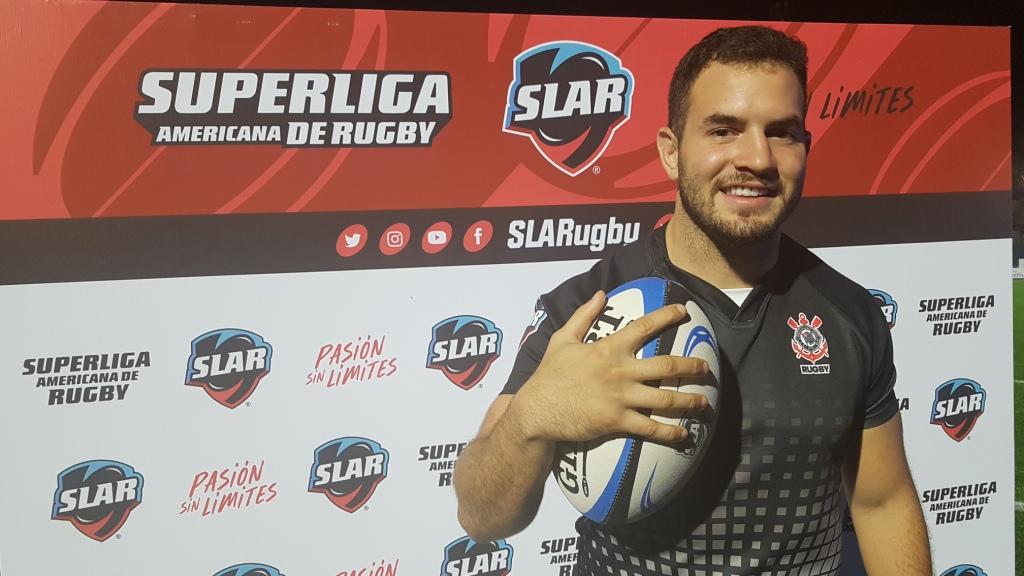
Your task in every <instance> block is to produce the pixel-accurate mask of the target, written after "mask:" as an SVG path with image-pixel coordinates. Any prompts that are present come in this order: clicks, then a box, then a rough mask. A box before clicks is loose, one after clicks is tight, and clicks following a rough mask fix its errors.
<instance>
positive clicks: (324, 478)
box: [309, 436, 388, 512]
mask: <svg viewBox="0 0 1024 576" xmlns="http://www.w3.org/2000/svg"><path fill="white" fill-rule="evenodd" d="M387 477H388V451H387V450H385V449H384V447H382V446H381V445H380V443H378V442H377V441H375V440H370V439H369V438H360V437H357V436H353V437H347V438H338V439H336V440H331V441H330V442H327V443H325V444H323V445H322V446H320V447H319V448H317V449H316V450H314V451H313V465H312V466H311V467H310V470H309V492H319V493H321V494H323V495H324V496H327V499H328V500H330V501H331V503H332V504H334V505H335V506H337V507H338V508H341V509H342V510H344V511H346V512H355V511H356V510H359V509H360V508H362V507H363V505H365V504H366V502H367V501H369V499H370V496H373V493H374V491H376V490H377V486H378V485H379V484H380V483H381V481H382V480H384V479H385V478H387Z"/></svg>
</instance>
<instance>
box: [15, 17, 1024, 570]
mask: <svg viewBox="0 0 1024 576" xmlns="http://www.w3.org/2000/svg"><path fill="white" fill-rule="evenodd" d="M739 24H745V22H736V21H728V22H725V21H696V20H679V19H639V18H604V17H602V18H598V17H583V16H571V17H570V16H535V15H510V14H486V13H473V14H470V13H441V12H409V11H379V10H347V9H314V8H294V7H245V6H214V5H201V6H200V5H188V4H151V3H145V4H144V3H137V4H133V3H123V2H118V3H103V2H84V1H74V0H67V1H55V2H36V1H30V0H15V1H13V2H4V3H3V4H2V5H0V48H2V51H0V53H2V54H3V56H0V66H2V71H3V76H4V77H5V78H7V81H6V82H3V83H0V101H2V102H4V103H5V107H4V111H3V112H2V113H0V126H2V127H3V133H4V135H5V136H6V139H5V141H4V143H3V144H0V150H2V154H0V186H2V190H3V202H0V246H2V247H3V248H2V249H0V318H2V321H3V325H4V339H3V346H0V375H2V377H3V385H2V386H0V438H2V439H3V441H2V442H0V460H2V461H3V462H6V463H7V470H8V472H7V473H5V474H3V476H2V478H0V518H2V521H0V571H2V573H3V574H4V576H32V575H37V574H61V573H81V574H109V575H128V574H138V573H155V574H189V575H196V576H221V575H223V576H229V575H230V576H243V575H247V574H248V575H255V574H261V575H264V576H277V575H280V574H286V575H288V576H328V575H331V576H381V575H393V574H406V575H423V574H441V575H451V576H499V575H502V576H503V575H505V574H518V575H521V576H525V575H530V576H567V575H568V574H569V572H570V570H571V566H572V564H573V562H574V561H575V557H576V550H577V541H576V535H575V531H574V529H573V522H574V521H575V518H576V517H577V513H576V512H575V510H574V509H573V508H572V507H571V506H570V505H569V504H568V502H567V501H566V500H565V498H564V497H563V496H562V495H561V493H560V491H559V490H558V488H557V486H555V485H554V483H553V482H549V483H548V486H547V487H546V495H545V499H544V502H543V504H542V506H541V510H540V512H539V515H538V517H537V518H536V520H535V521H534V522H533V523H532V524H531V525H530V527H529V528H527V529H526V530H525V531H523V532H522V533H520V534H517V535H515V536H513V537H510V538H508V539H506V540H499V541H496V542H471V541H468V539H467V537H466V535H465V533H464V532H463V531H462V530H461V528H460V527H459V524H458V522H457V519H456V501H455V496H454V493H453V491H452V488H451V478H452V469H453V466H454V463H455V460H456V458H457V457H458V456H459V454H460V452H461V451H462V449H463V448H464V447H465V445H466V443H467V442H468V441H470V440H471V439H472V438H473V436H474V435H475V434H476V431H477V427H478V426H479V423H480V421H481V419H482V417H483V414H484V411H485V410H486V408H487V406H488V405H489V404H490V402H491V401H492V400H493V399H494V397H495V396H496V395H497V394H498V392H499V391H500V390H501V388H502V386H503V384H504V382H505V379H506V377H507V375H508V373H509V370H510V369H511V366H512V361H513V359H514V357H515V355H516V350H517V347H518V345H519V342H520V339H521V338H522V336H523V334H524V331H525V330H527V329H528V328H529V326H530V322H531V318H532V316H533V310H534V302H535V300H536V298H537V296H538V295H540V294H542V293H545V292H547V291H548V290H550V289H551V288H553V287H554V286H556V285H557V284H559V283H560V282H562V281H563V280H564V279H566V278H568V277H570V276H572V275H574V274H576V273H579V272H582V271H585V270H586V269H588V268H589V266H590V265H591V264H592V263H593V262H594V261H595V260H596V259H598V258H601V257H604V256H606V255H608V254H611V253H613V252H614V251H616V250H618V249H619V248H621V247H622V246H624V245H627V244H630V243H633V242H636V241H639V240H640V239H642V238H643V237H644V236H645V235H647V234H649V233H650V231H651V230H652V229H654V228H655V227H656V226H660V225H662V224H664V222H665V221H666V220H667V218H668V216H669V215H670V213H671V211H672V207H673V199H674V197H675V196H674V195H675V190H674V185H673V183H672V182H670V181H668V180H667V179H666V177H665V174H664V172H663V170H662V168H661V166H660V164H659V162H658V159H657V151H656V147H655V137H656V133H657V130H658V128H659V127H661V126H663V125H665V124H666V123H667V114H668V113H667V107H666V106H667V104H666V102H667V93H668V85H669V80H670V77H671V75H672V72H673V70H674V68H675V65H676V63H677V61H678V59H679V57H680V56H682V54H683V53H685V52H686V50H687V49H688V48H690V47H691V46H692V45H693V44H694V43H696V42H697V41H698V40H699V39H700V38H702V37H703V36H704V35H706V34H707V33H709V32H710V31H712V30H714V29H716V28H719V27H722V26H732V25H739ZM765 25H767V26H771V27H773V28H777V29H780V30H783V31H785V32H787V33H790V34H794V35H796V36H798V37H799V38H800V39H802V40H803V41H804V42H805V43H806V44H807V46H808V50H809V57H810V69H809V76H808V84H809V107H808V112H807V125H808V128H809V130H810V132H811V133H812V134H813V146H812V147H811V153H810V156H809V164H808V172H807V178H806V182H805V189H804V198H803V200H802V202H801V205H800V207H799V209H798V210H797V211H796V212H795V213H794V215H793V216H792V217H791V218H790V220H789V221H788V222H787V224H786V228H785V229H786V232H787V233H788V234H790V235H791V236H793V237H794V238H796V239H797V240H798V241H800V242H801V243H803V244H804V245H806V246H808V247H809V248H811V249H813V250H814V251H815V253H817V254H818V255H819V256H821V257H822V258H823V259H824V260H825V261H826V262H828V263H829V264H830V265H832V266H834V267H835V268H837V269H838V270H839V271H841V272H843V273H844V274H846V275H847V276H849V277H850V278H852V279H854V280H855V281H856V282H858V283H860V284H861V285H863V286H864V287H865V288H867V289H869V290H870V291H871V292H872V294H874V296H875V297H876V299H877V300H878V304H879V306H880V307H881V308H882V310H883V312H884V313H885V315H886V317H887V318H888V320H889V324H890V329H891V331H892V336H893V340H894V347H895V362H896V365H897V370H898V372H899V379H898V382H897V385H896V392H897V396H898V397H899V401H900V409H901V411H902V417H903V425H904V429H905V441H906V445H907V450H908V457H909V460H910V464H911V467H912V470H913V474H914V478H915V481H916V484H917V489H918V492H919V495H920V501H921V506H922V507H923V509H924V513H925V517H926V519H927V522H928V528H929V532H930V536H931V542H932V551H933V557H934V564H935V571H936V574H943V575H945V574H950V575H953V574H956V575H960V574H968V573H970V572H968V568H973V569H974V570H975V572H973V573H974V574H982V573H987V574H991V575H993V576H995V575H997V574H1011V573H1013V565H1014V557H1013V507H1014V499H1013V461H1012V438H1013V435H1012V419H1013V416H1012V405H1013V403H1012V385H1011V384H1012V375H1011V360H1010V358H1011V357H1012V337H1011V334H1012V332H1011V309H1012V298H1011V291H1010V288H1011V287H1010V278H1009V273H1008V266H1007V264H1008V263H1009V260H1010V251H1011V243H1010V218H1011V211H1010V196H1011V194H1010V186H1011V167H1010V44H1009V42H1010V36H1009V30H1008V29H1007V28H985V27H958V26H917V25H874V24H872V25H865V24H811V23H787V22H770V23H765ZM778 328H779V329H780V330H789V328H788V327H786V326H780V327H778ZM766 538H768V537H766ZM844 540H845V546H844V550H843V554H842V561H843V571H844V573H845V574H851V575H859V574H863V573H864V572H863V568H862V567H861V565H860V560H859V556H858V552H857V545H856V539H855V535H854V533H853V532H852V526H849V527H848V532H847V535H846V537H845V538H844ZM837 553H838V551H837ZM835 560H836V561H838V557H837V558H836V559H835ZM667 573H668V572H666V574H667ZM765 573H770V574H776V572H765ZM782 573H783V572H778V574H782ZM673 574H674V572H673ZM709 576H710V575H709Z"/></svg>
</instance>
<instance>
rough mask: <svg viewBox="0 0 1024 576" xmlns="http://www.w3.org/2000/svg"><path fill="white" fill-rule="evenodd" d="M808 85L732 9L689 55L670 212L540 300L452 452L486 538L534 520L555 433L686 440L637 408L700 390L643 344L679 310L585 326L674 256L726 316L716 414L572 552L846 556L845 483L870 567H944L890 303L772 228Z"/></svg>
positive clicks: (749, 569) (792, 178)
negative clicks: (610, 325)
mask: <svg viewBox="0 0 1024 576" xmlns="http://www.w3.org/2000/svg"><path fill="white" fill-rule="evenodd" d="M806 84H807V56H806V48H805V47H804V45H803V43H802V42H800V41H799V40H795V39H792V38H789V37H787V36H786V35H784V34H783V33H781V32H777V31H774V30H771V29H768V28H763V27H753V26H748V27H739V28H731V29H721V30H717V31H715V32H713V33H711V34H710V35H708V36H707V37H705V38H704V39H703V40H702V41H701V42H700V43H698V44H697V45H696V46H694V47H693V48H692V49H691V50H690V51H689V52H688V53H687V54H686V55H685V56H684V57H683V58H682V60H680V62H679V65H678V66H677V68H676V72H675V74H674V76H673V79H672V83H671V87H670V91H669V126H668V127H665V128H662V129H661V130H660V131H659V132H658V151H659V156H660V159H661V162H662V165H663V166H664V168H665V171H666V173H667V174H668V176H669V177H670V178H671V179H673V180H675V181H677V182H678V189H679V194H678V196H677V200H676V207H675V213H674V215H673V217H672V220H671V221H670V222H669V223H668V224H667V225H666V226H665V227H663V228H662V229H659V230H657V231H655V232H654V233H653V234H652V235H651V237H650V238H648V239H642V240H640V241H638V242H636V243H634V244H633V245H631V246H629V247H627V248H625V249H623V250H621V251H620V252H618V253H617V254H615V255H614V256H612V257H611V258H609V259H606V260H603V261H601V262H599V263H597V264H596V265H595V266H594V267H593V268H592V269H591V270H590V271H589V272H587V273H585V274H582V275H580V276H577V277H575V278H572V279H570V280H568V281H567V282H565V283H564V284H562V285H561V286H559V287H558V288H556V289H555V290H553V291H552V292H550V293H548V294H547V295H545V296H543V297H542V298H541V299H540V301H539V306H540V307H541V310H542V311H543V314H542V315H540V316H539V317H541V318H544V319H543V320H542V322H541V323H540V324H539V325H538V329H537V332H536V333H534V334H532V335H530V336H529V337H528V338H527V340H526V342H525V343H524V345H523V347H522V348H521V351H520V354H519V356H518V357H517V359H516V363H515V366H514V368H513V371H512V374H511V376H510V378H509V382H508V384H507V385H506V387H505V390H504V391H503V393H502V394H501V395H499V396H498V398H497V399H496V400H495V401H494V403H493V404H492V406H491V407H490V409H489V410H488V412H487V415H486V416H485V418H484V421H483V424H482V426H481V428H480V433H479V436H478V437H477V439H476V440H474V441H473V442H472V443H471V444H470V445H469V446H468V447H467V448H466V450H465V451H464V452H463V454H462V456H461V458H460V459H459V462H458V464H457V466H456V469H455V477H454V483H455V488H456V493H457V495H458V499H459V520H460V522H461V523H462V525H463V527H464V528H465V529H466V531H467V533H468V534H469V535H470V536H471V537H473V538H474V539H477V540H492V539H496V538H500V537H505V536H508V535H511V534H513V533H515V532H518V531H519V530H521V529H523V528H524V527H525V526H527V525H528V524H529V523H530V522H531V521H532V519H533V517H534V515H535V514H536V511H537V508H538V506H539V504H540V500H541V496H542V493H543V485H544V481H545V479H546V478H547V476H548V474H550V470H551V467H552V464H553V457H554V450H555V444H556V443H557V442H559V441H582V440H588V439H592V438H598V437H602V436H605V435H608V434H615V433H629V434H634V435H637V436H640V437H644V438H648V439H652V440H655V441H660V442H680V441H683V440H684V439H685V436H686V431H685V430H684V429H683V428H681V427H679V426H671V425H667V424H663V423H659V422H656V421H654V420H652V419H651V418H648V417H647V416H644V415H642V414H641V413H640V412H641V411H644V410H657V411H659V413H664V414H669V415H673V416H681V415H687V414H697V413H699V412H700V411H701V410H702V409H704V408H705V406H706V402H705V401H704V399H703V397H701V396H698V395H688V394H682V393H677V392H672V391H668V390H660V389H656V388H653V387H649V386H646V385H644V381H648V380H657V379H661V378H672V377H680V376H682V377H687V376H694V375H698V374H700V373H702V372H704V371H706V370H707V368H706V366H705V365H704V363H703V361H701V360H696V359H689V358H676V357H656V358H651V359H646V360H638V359H636V358H635V357H634V353H635V351H636V349H638V348H639V347H640V346H641V345H642V344H643V343H644V342H646V341H648V340H650V339H651V338H652V337H654V335H656V334H657V333H659V332H660V331H661V330H663V329H665V328H666V327H667V326H670V325H671V324H673V323H677V322H680V321H682V320H684V319H685V315H686V312H685V310H684V309H682V308H681V307H679V306H668V307H665V308H662V309H660V310H658V311H656V312H654V313H652V314H650V315H648V316H646V317H644V318H642V319H640V320H637V321H634V322H632V323H631V324H629V325H628V326H626V327H625V328H624V329H622V330H620V331H619V332H617V333H615V334H613V335H611V336H608V337H606V338H604V339H602V340H601V341H598V342H596V343H593V344H582V343H581V340H582V338H583V336H584V335H585V334H586V332H587V330H588V328H589V326H590V325H591V323H592V322H593V321H594V319H595V318H596V317H597V315H598V314H599V313H600V312H601V311H602V309H603V305H604V292H605V291H607V290H610V289H612V288H614V287H616V286H618V285H620V284H622V283H624V282H626V281H628V280H631V279H633V278H638V277H643V276H662V277H664V278H667V279H670V280H673V281H676V282H679V283H680V284H682V285H684V286H685V287H686V288H687V289H688V290H689V291H690V292H691V293H692V295H693V298H694V300H696V301H697V302H698V303H699V304H700V306H701V308H702V309H703V310H704V311H705V312H706V313H707V314H708V316H709V318H710V319H711V322H712V324H713V327H714V329H715V332H716V335H717V337H718V345H719V351H720V355H721V363H722V377H721V382H720V385H721V395H720V402H721V406H720V410H719V414H718V423H717V428H716V430H715V432H714V436H713V439H712V441H711V444H710V446H709V447H708V450H707V454H706V456H705V458H704V460H703V462H702V463H701V465H700V468H699V469H698V471H697V474H696V475H695V476H694V478H693V479H692V480H691V481H690V482H689V483H688V484H687V485H686V486H685V487H684V488H683V490H682V491H681V492H680V493H679V494H678V495H677V496H676V497H675V498H674V499H673V500H672V502H671V503H670V504H669V505H668V506H667V507H666V508H665V509H663V510H661V511H659V512H657V513H656V514H654V515H652V516H651V517H648V518H646V519H643V520H641V521H638V522H635V523H632V524H627V525H625V526H618V527H604V526H601V525H598V524H595V523H593V522H591V521H590V520H588V519H586V518H580V520H579V521H577V530H578V531H579V533H580V539H579V549H578V561H577V566H576V568H577V571H578V573H580V574H588V575H589V574H601V575H604V574H614V575H616V576H618V575H632V574H642V575H648V574H649V575H652V576H653V575H655V574H657V575H663V574H670V575H689V576H696V575H700V574H704V575H707V576H712V575H720V574H772V575H775V574H836V573H838V565H839V557H840V543H841V536H842V520H843V514H844V507H843V499H842V494H843V488H845V491H846V496H847V499H848V501H849V506H850V511H851V514H852V517H853V521H854V525H855V527H856V529H857V533H858V536H859V542H860V544H861V550H862V556H863V558H864V562H865V566H866V568H867V570H868V572H869V573H871V574H900V575H910V574H931V563H930V556H929V549H928V541H927V532H926V529H925V524H924V518H923V515H922V513H921V509H920V505H919V504H918V501H917V493H916V489H915V488H914V484H913V481H912V479H911V477H910V473H909V470H908V467H907V462H906V456H905V454H904V449H903V442H902V427H901V423H900V416H899V410H898V408H897V406H896V401H895V396H894V394H893V392H892V389H893V385H894V383H895V377H896V374H895V369H894V367H893V362H892V343H891V339H890V336H889V331H888V329H887V327H886V324H885V322H884V320H883V318H882V316H881V313H880V311H879V309H878V307H877V306H876V305H875V304H874V303H873V301H872V300H871V298H870V297H869V295H868V294H867V293H866V292H865V291H864V289H863V288H861V287H860V286H857V285H856V284H854V283H853V282H851V281H850V280H848V279H846V278H845V277H843V276H841V275H840V274H839V273H838V272H836V271H834V270H832V269H831V268H829V267H828V266H827V265H825V264H824V263H823V262H821V261H820V260H819V259H817V258H816V257H815V256H814V255H812V254H811V253H810V252H808V251H807V250H805V249H803V248H802V247H800V246H798V245H796V244H795V243H794V242H793V241H792V240H790V239H789V238H786V237H784V236H782V235H781V233H780V231H779V227H780V225H781V223H782V221H783V220H784V219H785V217H786V216H787V215H788V214H789V213H790V212H791V211H792V210H793V208H794V207H795V206H796V204H797V202H798V200H799V198H800V194H801V189H802V186H803V179H804V172H805V168H806V160H807V153H808V150H809V148H810V142H811V136H810V134H809V133H807V131H806V130H805V129H804V119H805V114H806V111H807V91H806ZM595 291H596V293H595ZM807 367H810V368H807Z"/></svg>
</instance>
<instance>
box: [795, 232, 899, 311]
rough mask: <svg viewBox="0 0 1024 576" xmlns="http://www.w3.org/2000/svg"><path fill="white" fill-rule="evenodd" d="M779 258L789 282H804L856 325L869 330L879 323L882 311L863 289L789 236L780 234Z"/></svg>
mask: <svg viewBox="0 0 1024 576" xmlns="http://www.w3.org/2000/svg"><path fill="white" fill-rule="evenodd" d="M779 259H780V262H781V263H782V264H783V266H784V268H785V269H786V271H787V274H788V275H789V276H790V278H791V279H792V281H795V282H803V283H805V284H806V286H807V288H808V289H810V290H812V291H813V292H815V293H816V295H817V296H819V297H820V298H822V299H824V300H826V301H828V302H829V303H831V304H832V305H833V306H834V307H835V308H836V309H838V310H839V311H841V312H842V313H843V314H844V315H845V316H846V317H848V318H849V319H850V320H851V321H852V322H853V323H854V324H855V325H856V326H857V327H859V328H861V329H863V330H867V331H871V330H873V329H874V327H875V325H876V324H877V323H878V322H879V319H880V318H881V310H880V309H879V307H878V304H877V303H876V302H875V299H874V297H872V296H871V293H870V292H868V290H867V289H866V288H864V287H863V286H861V285H860V284H858V283H857V282H855V281H854V280H852V279H850V278H849V277H848V276H846V275H845V274H843V273H842V272H840V271H838V270H836V269H835V268H833V267H832V266H830V265H829V264H827V263H826V262H825V261H824V260H822V259H821V258H819V257H818V256H817V255H816V254H814V253H813V252H811V251H810V250H808V249H807V248H805V247H803V246H802V245H800V244H799V243H797V242H796V241H795V240H793V239H792V238H789V237H787V236H784V237H783V240H782V246H781V248H780V254H779Z"/></svg>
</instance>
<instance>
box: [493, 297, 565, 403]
mask: <svg viewBox="0 0 1024 576" xmlns="http://www.w3.org/2000/svg"><path fill="white" fill-rule="evenodd" d="M554 324H555V322H554V319H553V318H551V317H550V314H549V313H548V307H547V306H546V305H545V303H544V298H543V297H541V298H538V299H537V305H536V307H535V308H534V312H533V318H532V319H531V320H530V324H529V325H528V326H527V327H526V330H525V331H523V336H522V338H520V339H519V352H518V353H517V354H516V360H515V363H513V364H512V372H511V373H510V374H509V376H508V381H507V382H506V383H505V387H504V388H503V389H502V390H501V393H502V394H515V393H516V392H518V391H519V389H520V388H522V386H523V384H525V383H526V381H527V380H529V379H530V376H532V375H533V372H534V370H536V369H537V366H538V365H539V364H540V361H541V359H542V358H544V352H545V351H546V350H547V348H548V340H550V339H551V335H552V334H554V332H555V330H557V329H558V328H557V327H556V326H554Z"/></svg>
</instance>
